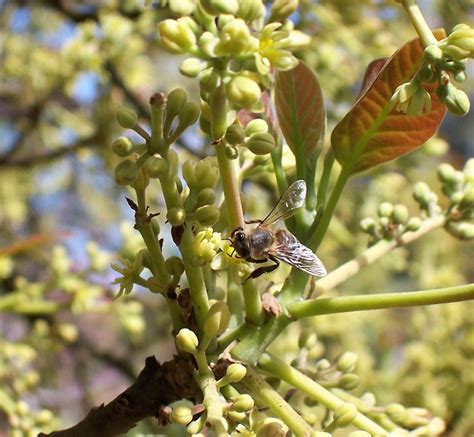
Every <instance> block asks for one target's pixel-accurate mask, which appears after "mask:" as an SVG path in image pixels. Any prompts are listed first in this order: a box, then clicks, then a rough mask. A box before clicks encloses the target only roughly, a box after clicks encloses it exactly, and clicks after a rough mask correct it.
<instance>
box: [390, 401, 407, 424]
mask: <svg viewBox="0 0 474 437" xmlns="http://www.w3.org/2000/svg"><path fill="white" fill-rule="evenodd" d="M385 414H387V415H388V417H390V418H391V419H392V420H394V421H395V422H397V423H403V421H404V420H405V418H406V416H407V412H406V409H405V407H404V406H403V405H401V404H395V403H394V404H389V405H387V406H386V407H385Z"/></svg>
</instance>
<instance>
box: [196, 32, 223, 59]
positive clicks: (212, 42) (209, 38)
mask: <svg viewBox="0 0 474 437" xmlns="http://www.w3.org/2000/svg"><path fill="white" fill-rule="evenodd" d="M217 44H219V38H217V37H216V36H215V35H213V34H212V33H211V32H204V33H203V34H202V35H201V36H200V37H199V47H200V48H201V50H202V51H203V52H204V53H205V54H206V55H207V56H209V57H211V58H215V57H216V56H217V55H216V47H217Z"/></svg>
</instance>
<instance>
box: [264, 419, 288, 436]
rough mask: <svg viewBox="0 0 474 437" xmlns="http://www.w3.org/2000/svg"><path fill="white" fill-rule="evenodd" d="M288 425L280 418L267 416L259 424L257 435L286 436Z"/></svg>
mask: <svg viewBox="0 0 474 437" xmlns="http://www.w3.org/2000/svg"><path fill="white" fill-rule="evenodd" d="M287 434H288V427H287V426H286V425H285V424H284V423H283V422H282V421H281V420H279V419H275V418H273V417H267V418H266V419H264V420H262V421H261V422H259V423H258V424H257V437H268V436H271V437H285V436H286V435H287Z"/></svg>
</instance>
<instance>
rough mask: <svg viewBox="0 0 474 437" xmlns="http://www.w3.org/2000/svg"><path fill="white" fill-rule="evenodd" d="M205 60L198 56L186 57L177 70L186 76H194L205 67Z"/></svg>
mask: <svg viewBox="0 0 474 437" xmlns="http://www.w3.org/2000/svg"><path fill="white" fill-rule="evenodd" d="M207 65H208V64H207V62H205V61H201V60H200V59H198V58H187V59H185V60H184V61H183V62H181V65H180V66H179V71H180V73H181V74H182V75H184V76H187V77H196V76H197V75H198V74H199V73H201V71H203V70H204V69H205V68H207Z"/></svg>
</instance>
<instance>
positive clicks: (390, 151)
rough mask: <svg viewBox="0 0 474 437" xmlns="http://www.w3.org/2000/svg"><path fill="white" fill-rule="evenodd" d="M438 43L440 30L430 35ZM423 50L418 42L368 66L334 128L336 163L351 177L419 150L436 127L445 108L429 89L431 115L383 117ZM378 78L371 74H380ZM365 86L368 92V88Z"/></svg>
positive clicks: (395, 113)
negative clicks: (351, 103) (353, 100)
mask: <svg viewBox="0 0 474 437" xmlns="http://www.w3.org/2000/svg"><path fill="white" fill-rule="evenodd" d="M435 36H436V37H437V38H439V39H441V38H443V37H444V36H445V33H444V31H443V30H438V31H435ZM422 60H423V46H422V44H421V42H420V40H419V39H415V40H413V41H410V42H408V43H407V44H405V45H404V46H403V47H402V48H401V49H399V50H398V51H397V52H396V53H395V54H394V55H393V56H392V57H391V58H390V59H389V60H388V61H387V62H386V63H385V64H384V65H382V64H381V62H380V63H379V62H377V63H376V64H373V63H372V64H371V66H372V67H371V66H369V68H370V69H371V71H369V72H368V73H366V78H367V79H365V81H364V85H363V87H362V88H363V89H364V88H367V89H366V90H365V91H364V92H363V93H362V95H361V96H360V97H359V98H358V100H357V101H356V103H355V104H354V106H353V107H352V109H351V110H350V111H349V113H348V114H347V115H346V116H345V117H344V118H343V119H342V121H341V122H340V123H339V124H338V125H337V126H336V128H335V129H334V131H333V133H332V137H331V142H332V148H333V151H334V155H335V157H336V159H337V160H338V161H339V163H340V164H341V165H342V166H343V167H345V168H346V169H347V170H348V171H349V172H350V173H351V174H353V173H357V172H360V171H363V170H366V169H369V168H371V167H374V166H376V165H378V164H381V163H383V162H387V161H390V160H392V159H395V158H397V157H399V156H401V155H404V154H405V153H408V152H411V151H412V150H413V149H415V148H417V147H418V146H420V145H422V144H423V143H424V142H425V141H427V140H428V139H429V138H430V137H431V136H432V135H433V134H434V133H435V132H436V129H437V128H438V126H439V125H440V123H441V121H442V119H443V117H444V115H445V113H446V108H445V106H444V105H443V104H441V103H440V102H439V101H438V99H437V98H436V95H435V93H434V89H435V85H434V84H428V83H426V84H424V87H425V89H426V90H427V91H428V92H429V93H430V95H431V101H432V104H431V110H430V111H429V112H426V113H424V114H422V115H418V116H408V115H406V114H404V113H401V112H398V111H396V110H395V109H393V110H392V111H388V108H389V102H390V98H391V97H392V95H393V92H394V91H395V89H396V88H397V87H398V86H399V85H401V84H402V83H405V82H408V81H410V80H411V79H412V77H413V76H414V75H415V73H416V71H417V70H418V69H419V68H420V65H421V62H422ZM381 66H382V68H381V70H380V71H379V73H378V75H377V77H376V78H375V79H373V78H372V76H373V74H372V73H373V72H374V71H376V70H378V69H380V67H381ZM367 85H368V86H367Z"/></svg>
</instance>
